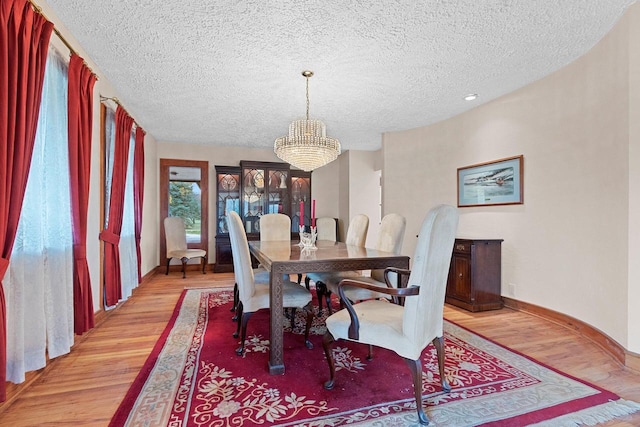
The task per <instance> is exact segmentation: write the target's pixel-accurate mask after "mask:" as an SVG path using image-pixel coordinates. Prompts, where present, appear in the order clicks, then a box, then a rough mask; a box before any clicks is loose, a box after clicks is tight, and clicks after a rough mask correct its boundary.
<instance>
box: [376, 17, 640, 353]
mask: <svg viewBox="0 0 640 427" xmlns="http://www.w3.org/2000/svg"><path fill="white" fill-rule="evenodd" d="M638 7H640V5H636V6H634V7H633V14H634V24H635V26H636V27H637V26H638V25H639V24H640V20H639V19H638V18H637V10H638ZM630 28H633V25H630V15H627V16H626V17H625V18H624V19H622V21H621V22H620V23H619V25H618V26H617V27H616V28H614V30H613V31H612V32H611V33H610V34H609V35H607V36H606V37H605V38H604V39H603V40H602V41H601V42H600V43H599V44H597V45H596V46H595V47H594V48H593V49H592V51H590V52H589V53H587V54H586V55H585V56H583V57H582V58H580V59H578V60H577V61H575V62H574V63H572V64H570V65H568V66H567V67H565V68H563V69H561V70H560V71H558V72H556V73H554V74H552V75H550V76H548V77H546V78H544V79H542V80H540V81H538V82H536V83H534V84H531V85H529V86H527V87H525V88H522V89H521V90H518V91H516V92H514V93H511V94H509V95H506V96H504V97H502V98H500V99H497V100H495V101H493V102H489V103H487V104H485V105H483V106H480V107H478V108H476V109H474V110H471V111H469V112H467V113H464V114H462V115H460V116H457V117H454V118H452V119H449V120H446V121H444V122H441V123H438V124H435V125H432V126H428V127H424V128H419V129H413V130H407V131H404V132H396V133H389V134H386V135H385V136H384V138H383V157H384V176H383V178H384V181H383V185H384V189H385V192H384V199H383V204H384V206H385V208H386V207H387V206H389V207H394V208H395V207H397V210H398V211H399V212H400V213H403V214H405V215H406V216H407V218H408V233H407V236H411V235H415V234H416V233H417V231H418V228H419V226H420V223H421V221H422V219H423V217H424V214H425V212H426V211H427V210H428V209H429V208H430V207H431V206H433V205H436V204H439V203H448V204H453V205H456V203H457V201H456V169H457V168H458V167H462V166H467V165H471V164H475V163H480V162H485V161H490V160H494V159H500V158H504V157H509V156H514V155H519V154H523V155H524V204H523V205H513V206H496V207H482V208H461V209H459V212H460V225H459V228H458V236H460V237H476V238H502V239H504V242H503V250H502V261H503V263H502V294H503V295H505V296H509V297H513V298H516V299H518V300H522V301H526V302H530V303H533V304H536V305H539V306H543V307H546V308H549V309H552V310H556V311H559V312H562V313H566V314H567V315H569V316H573V317H575V318H577V319H580V320H583V321H585V322H587V323H588V324H590V325H593V326H595V327H596V328H599V329H600V330H602V331H603V332H604V333H606V334H608V335H609V336H611V337H612V338H613V339H615V340H616V341H617V342H619V343H620V344H622V345H623V346H625V347H627V348H628V349H630V350H631V351H635V352H640V345H639V344H640V343H639V334H640V329H639V326H637V325H640V322H638V321H637V320H638V318H637V314H634V315H632V316H630V315H629V313H630V312H632V311H638V300H639V299H638V298H635V300H633V301H635V302H634V303H631V301H632V300H631V299H630V296H631V295H634V294H635V295H636V296H637V295H638V289H637V287H638V284H637V280H636V282H635V283H633V284H631V282H630V280H629V279H630V272H629V267H628V266H629V265H630V263H629V253H630V248H629V247H628V242H629V234H630V227H629V223H630V222H637V212H638V208H635V207H634V211H633V213H635V218H634V221H630V220H629V213H630V200H631V201H635V199H636V198H637V196H638V189H637V188H633V187H631V188H630V177H631V176H636V175H637V173H638V170H639V165H638V164H634V165H632V167H633V169H632V172H631V173H630V169H629V149H630V144H629V138H630V135H629V131H630V125H629V122H630V117H629V114H630V111H629V105H630V102H629V101H630V100H629V92H630V84H635V85H636V86H635V88H636V94H635V95H634V99H635V102H636V110H637V85H638V81H637V77H633V78H632V80H631V82H630V79H629V75H630V72H629V71H630V70H629V59H630V58H629V43H628V41H629V31H630ZM635 34H636V39H637V31H635ZM636 46H637V40H636ZM636 50H637V49H636ZM636 62H637V58H636ZM634 71H635V73H636V76H637V74H638V71H640V68H638V67H637V64H636V67H635V70H634ZM631 74H632V73H631ZM632 106H633V104H632ZM637 117H638V116H637V115H636V116H635V118H634V119H632V121H636V122H637V121H638V118H637ZM634 129H635V133H636V135H635V138H636V143H635V144H631V149H632V150H633V149H634V148H635V149H636V150H637V145H638V143H637V132H638V130H637V125H636V128H634ZM635 157H637V156H635ZM632 161H635V162H636V163H640V161H639V160H638V159H635V158H634V159H632ZM637 182H638V181H637V180H635V184H633V186H634V187H637V185H638V184H637ZM630 190H632V191H633V197H630ZM634 240H635V238H634ZM634 245H635V246H637V242H634ZM414 246H415V239H409V238H408V239H406V240H405V251H409V252H410V253H412V252H413V248H414ZM635 246H634V251H635V252H636V253H637V252H638V250H637V247H635ZM636 258H637V256H636ZM633 274H635V275H637V274H638V273H637V272H636V271H635V270H634V271H633ZM510 285H513V286H510ZM513 289H514V291H513V292H511V290H513ZM632 320H633V323H631V321H632ZM632 325H633V326H632Z"/></svg>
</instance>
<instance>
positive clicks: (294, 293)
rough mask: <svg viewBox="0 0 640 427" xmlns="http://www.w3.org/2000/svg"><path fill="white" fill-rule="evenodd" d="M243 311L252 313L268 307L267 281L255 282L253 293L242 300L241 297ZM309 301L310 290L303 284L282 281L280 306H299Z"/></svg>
mask: <svg viewBox="0 0 640 427" xmlns="http://www.w3.org/2000/svg"><path fill="white" fill-rule="evenodd" d="M241 301H242V307H243V311H244V312H245V313H253V312H254V311H258V310H261V309H263V308H269V281H268V280H267V282H266V283H263V282H256V283H255V293H254V294H253V295H252V296H251V297H250V298H248V299H247V300H244V299H242V298H241ZM310 301H311V292H309V291H308V290H307V288H305V287H304V286H300V285H298V284H297V283H293V282H291V281H287V280H286V281H284V283H283V284H282V306H283V307H285V308H287V307H296V308H301V307H304V306H305V305H307V304H308V303H309V302H310Z"/></svg>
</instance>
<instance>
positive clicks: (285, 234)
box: [231, 213, 291, 321]
mask: <svg viewBox="0 0 640 427" xmlns="http://www.w3.org/2000/svg"><path fill="white" fill-rule="evenodd" d="M259 227H260V241H261V242H273V241H280V240H287V241H289V240H291V218H289V217H288V216H287V215H284V214H279V213H273V214H266V215H262V216H261V217H260V226H259ZM253 276H254V280H255V281H256V283H266V284H267V285H268V284H269V272H268V271H267V270H265V269H264V268H263V267H261V266H258V268H254V269H253ZM287 280H288V279H287ZM238 301H239V299H238V284H237V283H236V284H235V285H234V289H233V306H232V308H231V311H236V310H235V309H236V307H237V304H238ZM237 319H238V316H237V314H236V315H235V316H233V318H232V320H234V321H235V320H237Z"/></svg>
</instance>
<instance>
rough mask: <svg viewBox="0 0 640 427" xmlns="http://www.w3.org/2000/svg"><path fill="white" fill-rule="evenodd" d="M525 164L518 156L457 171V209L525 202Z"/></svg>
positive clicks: (521, 157)
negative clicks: (523, 179)
mask: <svg viewBox="0 0 640 427" xmlns="http://www.w3.org/2000/svg"><path fill="white" fill-rule="evenodd" d="M522 163H523V156H515V157H508V158H506V159H500V160H494V161H492V162H486V163H479V164H477V165H471V166H465V167H462V168H458V207H461V208H462V207H469V206H493V205H514V204H522V203H524V199H523V197H522V189H523V181H522V168H523V165H522Z"/></svg>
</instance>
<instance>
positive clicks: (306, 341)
mask: <svg viewBox="0 0 640 427" xmlns="http://www.w3.org/2000/svg"><path fill="white" fill-rule="evenodd" d="M304 312H305V313H306V315H307V324H306V325H305V327H304V345H306V346H307V348H308V349H312V348H313V344H312V343H311V341H309V331H310V330H311V324H312V323H313V316H314V313H313V306H312V305H311V302H309V303H308V304H307V305H305V306H304Z"/></svg>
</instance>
